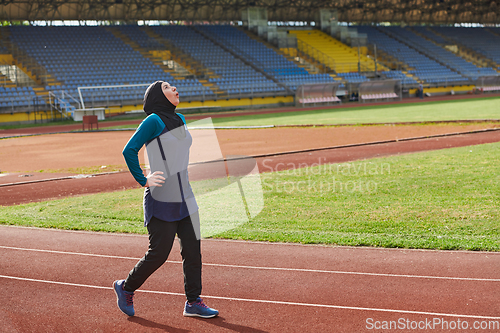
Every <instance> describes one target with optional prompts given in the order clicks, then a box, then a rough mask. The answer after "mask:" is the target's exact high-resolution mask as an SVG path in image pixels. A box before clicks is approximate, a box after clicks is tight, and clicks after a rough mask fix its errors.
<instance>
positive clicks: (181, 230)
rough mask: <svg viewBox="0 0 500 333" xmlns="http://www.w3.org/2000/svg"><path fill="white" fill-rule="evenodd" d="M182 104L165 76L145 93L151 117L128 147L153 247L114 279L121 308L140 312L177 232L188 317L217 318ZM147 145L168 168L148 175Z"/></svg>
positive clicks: (127, 155)
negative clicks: (205, 292)
mask: <svg viewBox="0 0 500 333" xmlns="http://www.w3.org/2000/svg"><path fill="white" fill-rule="evenodd" d="M178 104H179V93H178V92H177V88H176V87H173V86H170V85H169V84H168V83H167V82H163V81H156V82H155V83H153V84H151V85H150V86H149V87H148V89H147V90H146V93H145V94H144V112H146V114H147V115H148V116H147V117H146V119H144V120H143V121H142V123H141V124H140V125H139V127H138V128H137V130H136V131H135V133H134V135H133V136H132V137H131V138H130V140H129V142H128V143H127V145H126V146H125V148H124V149H123V156H124V157H125V161H126V162H127V166H128V168H129V170H130V172H131V173H132V175H133V176H134V178H135V179H136V180H137V182H138V183H139V184H141V185H142V186H144V187H145V188H146V189H145V191H144V225H145V226H146V227H147V229H148V234H149V249H148V251H147V252H146V254H145V255H144V257H143V258H142V259H141V260H140V261H139V262H138V263H137V264H136V265H135V267H134V268H133V269H132V270H131V271H130V273H129V274H128V277H127V278H126V279H125V280H118V281H115V282H114V283H113V288H114V290H115V293H116V296H117V303H118V307H119V308H120V310H121V311H122V312H124V313H125V314H127V315H129V316H133V315H134V314H135V311H134V304H133V297H134V291H135V290H137V289H138V288H139V287H140V286H141V285H142V284H143V283H144V282H145V281H146V279H147V278H148V277H149V276H150V275H151V274H153V272H154V271H156V270H157V269H158V268H159V267H160V266H161V265H163V263H164V262H165V261H166V260H167V258H168V255H169V253H170V250H171V249H172V245H173V242H174V239H175V235H176V234H177V236H178V237H179V244H180V248H181V255H182V259H183V260H182V261H183V271H184V290H185V293H186V298H187V300H186V303H185V305H184V313H183V314H184V316H196V317H202V318H212V317H215V316H217V315H218V314H219V312H218V311H217V310H214V309H211V308H209V307H208V306H206V305H205V304H204V303H203V300H202V299H201V298H200V297H199V296H200V293H201V248H200V237H199V224H197V223H199V222H198V215H197V208H198V207H197V206H196V201H195V200H194V196H193V194H192V191H191V188H190V186H189V180H188V177H187V164H188V161H189V147H190V146H191V142H192V139H191V136H190V135H189V132H188V131H187V130H186V129H187V127H186V126H185V119H184V116H182V115H181V114H178V113H175V108H176V107H177V105H178ZM162 143H163V144H162ZM144 144H146V147H147V149H148V155H149V159H150V165H151V170H152V171H154V170H155V168H154V167H153V163H152V160H154V159H156V160H160V161H162V162H163V163H161V164H163V165H164V166H165V169H164V170H165V172H163V171H158V170H157V169H156V171H154V172H152V173H149V174H148V176H147V177H145V176H144V174H143V172H142V169H141V167H140V164H139V159H138V152H139V150H140V149H141V148H142V146H143V145H144ZM153 146H154V147H155V148H159V149H160V150H161V155H160V157H158V155H159V154H155V153H152V152H154V151H155V149H154V148H153ZM150 147H152V148H151V149H150ZM164 148H165V150H163V149H164ZM150 150H151V153H150ZM172 156H175V158H172ZM179 156H180V157H179ZM175 164H177V165H176V166H175ZM169 165H170V168H169ZM173 165H174V166H173ZM160 169H162V168H160ZM162 175H165V176H166V177H164V176H162ZM162 185H164V186H163V187H162ZM172 193H178V194H179V193H180V196H179V198H178V200H177V199H172V197H175V195H173V194H172ZM196 224H197V225H196ZM196 229H198V231H197V232H195V231H196Z"/></svg>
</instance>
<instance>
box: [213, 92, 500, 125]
mask: <svg viewBox="0 0 500 333" xmlns="http://www.w3.org/2000/svg"><path fill="white" fill-rule="evenodd" d="M499 105H500V98H498V97H496V98H481V99H472V100H459V101H457V100H452V101H442V102H422V103H412V104H392V105H380V106H371V107H354V108H340V109H327V110H315V111H296V112H286V113H270V114H261V115H247V116H237V117H227V118H213V123H214V124H216V125H220V126H248V125H305V124H366V123H392V122H420V121H442V120H466V119H471V120H472V119H500V107H499ZM208 116H209V115H207V117H208Z"/></svg>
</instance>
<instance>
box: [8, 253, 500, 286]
mask: <svg viewBox="0 0 500 333" xmlns="http://www.w3.org/2000/svg"><path fill="white" fill-rule="evenodd" d="M0 248H2V249H8V250H20V251H32V252H44V253H54V254H69V255H79V256H89V257H100V258H111V259H126V260H136V261H137V260H140V259H141V258H134V257H122V256H112V255H106V254H92V253H81V252H65V251H54V250H40V249H27V248H21V247H12V246H3V245H0ZM167 263H172V264H182V261H173V260H168V261H167ZM203 265H204V266H213V267H227V268H243V269H256V270H270V271H273V270H274V271H289V272H306V273H327V274H345V275H365V276H381V277H397V278H414V279H436V280H459V281H483V282H500V279H487V278H466V277H453V276H431V275H410V274H389V273H368V272H349V271H328V270H321V269H306V268H287V267H265V266H245V265H228V264H213V263H203Z"/></svg>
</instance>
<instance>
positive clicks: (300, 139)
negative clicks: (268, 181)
mask: <svg viewBox="0 0 500 333" xmlns="http://www.w3.org/2000/svg"><path fill="white" fill-rule="evenodd" d="M485 128H500V124H498V123H496V124H494V123H479V124H466V125H400V126H392V125H389V126H353V127H318V128H294V127H292V128H268V129H245V130H242V129H238V130H217V131H216V134H217V138H218V141H219V144H220V147H221V152H222V154H223V155H224V156H228V155H260V154H271V153H278V152H285V151H296V150H303V149H311V148H322V147H331V146H340V145H348V144H357V143H366V142H374V141H384V140H395V139H404V138H412V137H425V136H431V135H436V134H445V133H457V132H467V131H473V130H480V129H485ZM191 132H192V133H193V135H196V133H197V132H196V131H195V130H193V131H191ZM132 134H133V132H131V131H119V132H89V133H62V134H51V135H41V136H32V137H21V138H12V139H4V140H0V170H1V171H2V172H4V173H5V172H10V173H11V172H36V171H40V170H44V171H45V172H47V171H52V172H54V171H59V172H68V171H70V172H71V171H72V170H71V169H76V168H80V167H95V166H97V167H100V166H108V167H109V166H123V167H125V161H124V159H123V156H122V154H121V152H122V149H123V147H124V146H125V144H126V143H127V141H128V140H129V138H130V136H131V135H132ZM199 144H204V143H203V142H200V143H199ZM212 148H213V147H209V146H207V147H206V149H212ZM139 157H140V161H141V162H142V163H144V154H143V152H142V151H141V152H140V153H139ZM103 171H107V169H106V168H103ZM73 172H75V171H73ZM0 183H2V180H1V177H0Z"/></svg>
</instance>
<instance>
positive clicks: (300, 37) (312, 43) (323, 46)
mask: <svg viewBox="0 0 500 333" xmlns="http://www.w3.org/2000/svg"><path fill="white" fill-rule="evenodd" d="M289 33H290V34H294V35H296V36H297V41H300V42H301V43H303V44H305V46H306V47H304V48H303V50H302V51H303V52H305V53H308V54H309V56H311V57H312V58H314V59H315V60H316V61H319V62H321V63H323V64H325V65H327V66H329V67H331V65H330V64H329V63H328V62H327V61H324V60H323V59H322V58H321V55H320V56H314V53H315V52H316V51H319V52H320V53H323V54H324V55H326V56H328V57H330V58H331V59H333V61H334V68H332V69H333V71H334V72H336V73H348V72H357V71H358V50H357V49H355V48H352V47H349V46H347V45H346V44H344V43H342V42H340V41H338V40H336V39H335V38H333V37H331V36H329V35H327V34H326V33H324V32H322V31H320V30H290V32H289ZM299 49H300V48H299ZM359 59H360V61H361V72H369V71H374V70H375V62H374V61H373V59H370V58H368V57H367V56H365V55H362V54H361V55H360V56H359ZM380 67H381V68H380V69H379V70H381V71H382V70H387V68H385V67H384V66H380Z"/></svg>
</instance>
